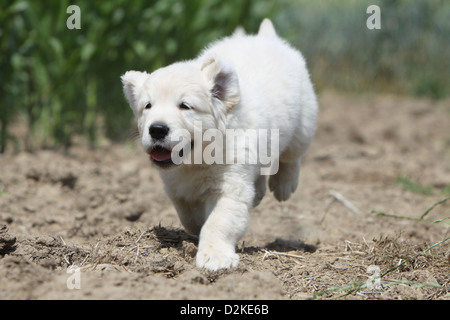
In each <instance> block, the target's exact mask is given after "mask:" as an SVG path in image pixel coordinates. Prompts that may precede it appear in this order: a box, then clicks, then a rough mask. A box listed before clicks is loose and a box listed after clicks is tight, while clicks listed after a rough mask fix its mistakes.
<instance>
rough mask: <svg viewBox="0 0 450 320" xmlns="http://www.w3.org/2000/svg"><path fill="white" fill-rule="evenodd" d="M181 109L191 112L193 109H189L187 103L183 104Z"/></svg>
mask: <svg viewBox="0 0 450 320" xmlns="http://www.w3.org/2000/svg"><path fill="white" fill-rule="evenodd" d="M180 109H184V110H190V109H192V108H191V107H189V106H188V105H187V104H186V103H184V102H183V103H182V104H180Z"/></svg>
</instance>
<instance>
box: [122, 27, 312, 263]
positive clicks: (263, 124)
mask: <svg viewBox="0 0 450 320" xmlns="http://www.w3.org/2000/svg"><path fill="white" fill-rule="evenodd" d="M122 83H123V87H124V93H125V97H126V98H127V100H128V102H129V104H130V106H131V108H132V110H133V112H134V115H135V117H136V120H137V125H138V129H139V132H140V135H141V142H142V145H143V147H144V150H145V151H146V152H147V153H148V154H149V155H150V159H151V160H152V162H153V164H155V165H156V166H157V167H158V168H159V169H160V175H161V178H162V180H163V182H164V185H165V191H166V193H167V194H168V196H169V197H170V199H171V200H172V202H173V204H174V206H175V208H176V211H177V213H178V215H179V217H180V220H181V223H182V224H183V226H184V227H185V229H186V231H187V232H189V233H191V234H194V235H199V246H198V252H197V257H196V264H197V266H198V267H199V268H206V269H209V270H218V269H221V268H230V267H236V266H237V265H238V263H239V256H238V255H237V254H236V252H235V247H236V244H237V241H238V240H239V239H240V238H241V237H242V236H243V235H244V233H245V231H246V229H247V226H248V222H249V210H250V209H251V208H253V207H254V206H256V205H257V204H258V203H259V202H260V201H261V199H262V197H263V196H264V194H265V191H266V187H265V183H266V180H265V175H262V174H261V173H262V172H263V170H262V167H263V164H262V161H261V159H262V155H261V154H260V153H261V150H264V149H265V148H266V147H268V146H269V145H270V146H271V149H270V150H271V152H269V153H268V155H269V157H270V159H272V163H271V174H272V175H271V176H270V178H269V183H268V184H269V188H270V190H271V191H272V192H273V193H274V196H275V198H277V199H278V200H279V201H283V200H287V199H288V198H289V197H290V195H291V193H293V192H294V191H295V189H296V187H297V184H298V177H299V171H300V161H301V158H302V156H303V155H304V154H305V152H306V150H307V149H308V147H309V145H310V143H311V140H312V139H313V136H314V133H315V128H316V117H317V111H318V107H317V101H316V96H315V94H314V90H313V86H312V84H311V81H310V79H309V74H308V71H307V69H306V65H305V61H304V59H303V57H302V55H301V54H300V52H298V51H297V50H295V49H294V48H293V47H291V46H290V45H289V44H287V43H286V42H285V41H284V40H282V39H280V38H279V37H278V36H277V34H276V32H275V29H274V28H273V25H272V23H271V22H270V20H267V19H265V20H264V21H263V22H262V24H261V26H260V29H259V32H258V34H257V35H246V34H244V33H243V32H242V31H238V32H235V33H234V34H233V35H232V36H230V37H227V38H224V39H222V40H220V41H217V42H215V43H213V44H211V45H210V46H209V47H207V48H206V49H205V50H204V51H203V52H202V53H201V54H200V56H199V57H197V58H196V59H194V60H190V61H183V62H178V63H175V64H172V65H170V66H167V67H165V68H161V69H158V70H156V71H154V72H153V73H151V74H148V73H146V72H138V71H128V72H126V73H125V74H124V75H123V76H122ZM233 129H235V131H233ZM238 129H240V131H239V130H238ZM214 130H216V131H214ZM236 130H237V131H236ZM243 130H254V131H255V132H258V133H261V132H262V133H264V134H257V135H253V134H248V135H247V133H248V132H250V131H243ZM207 132H208V133H209V134H208V137H206V135H207V134H206V133H207ZM214 132H215V135H214V134H211V133H214ZM236 132H238V133H237V135H236V134H235V133H236ZM243 132H244V135H245V136H246V139H247V140H246V142H245V141H244V142H245V143H244V145H243V147H240V148H239V149H236V148H231V149H232V150H230V148H229V145H228V143H226V144H225V143H223V141H222V142H220V141H218V140H219V139H220V138H224V139H227V138H228V136H230V135H231V134H233V133H234V134H235V137H236V136H237V137H238V138H239V136H240V135H241V134H242V133H243ZM198 133H200V134H198ZM265 133H268V134H265ZM212 136H214V139H212V138H211V137H212ZM267 136H270V137H269V138H268V137H267ZM263 138H264V139H263ZM233 139H234V138H233ZM216 140H217V141H216ZM238 140H239V139H238ZM261 141H262V143H261ZM213 142H214V152H211V145H212V144H213ZM227 142H228V140H227ZM208 146H209V147H208ZM231 146H233V145H232V144H231ZM227 147H228V148H229V149H228V150H227ZM272 147H275V148H272ZM192 148H193V149H192ZM208 148H209V149H208ZM207 150H208V151H209V152H210V153H209V154H210V156H211V157H214V158H213V160H214V161H211V159H207V157H206V156H205V154H207V152H206V151H207ZM202 152H203V153H202ZM213 153H214V155H213ZM243 154H247V155H248V157H247V158H245V159H246V161H244V162H242V161H234V160H237V158H238V157H240V156H242V155H243ZM198 155H200V158H201V159H200V161H199V160H198V159H199V158H198V157H197V156H198ZM258 155H260V156H258ZM194 158H195V159H196V161H194V162H192V161H190V160H192V159H194ZM179 159H184V161H182V162H181V163H180V161H178V160H179ZM224 159H225V161H222V160H224ZM255 159H256V160H255ZM175 160H177V161H175ZM186 160H188V161H186ZM274 162H276V163H274ZM265 164H267V162H266V163H265ZM266 174H267V173H266Z"/></svg>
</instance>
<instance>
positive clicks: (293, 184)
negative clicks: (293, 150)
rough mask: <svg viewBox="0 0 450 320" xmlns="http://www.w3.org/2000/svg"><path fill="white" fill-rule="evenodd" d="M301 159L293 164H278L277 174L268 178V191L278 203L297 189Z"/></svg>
mask: <svg viewBox="0 0 450 320" xmlns="http://www.w3.org/2000/svg"><path fill="white" fill-rule="evenodd" d="M300 166H301V158H298V159H297V160H296V161H294V162H280V165H279V169H278V172H277V173H276V174H275V175H273V176H270V178H269V189H270V191H272V192H273V194H274V196H275V198H276V199H277V200H278V201H286V200H287V199H289V197H290V196H291V194H292V193H294V191H295V190H296V189H297V186H298V177H299V174H300Z"/></svg>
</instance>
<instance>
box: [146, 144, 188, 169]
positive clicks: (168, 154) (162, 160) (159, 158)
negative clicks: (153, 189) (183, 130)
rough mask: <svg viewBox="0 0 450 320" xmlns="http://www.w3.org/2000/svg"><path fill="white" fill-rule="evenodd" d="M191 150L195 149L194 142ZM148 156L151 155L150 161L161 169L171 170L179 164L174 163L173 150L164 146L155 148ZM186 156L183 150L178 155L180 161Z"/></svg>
mask: <svg viewBox="0 0 450 320" xmlns="http://www.w3.org/2000/svg"><path fill="white" fill-rule="evenodd" d="M190 146H191V149H192V148H193V147H194V142H191V144H190ZM148 154H149V155H150V159H151V160H152V162H153V163H154V164H156V165H157V166H159V167H161V168H169V167H171V166H173V165H176V164H178V163H174V161H173V159H172V150H169V149H166V148H164V147H162V146H155V147H153V148H152V149H151V150H150V151H149V152H148ZM186 154H188V153H186ZM183 155H184V149H181V150H180V151H179V153H178V156H179V158H180V159H182V158H183Z"/></svg>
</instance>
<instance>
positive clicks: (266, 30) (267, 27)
mask: <svg viewBox="0 0 450 320" xmlns="http://www.w3.org/2000/svg"><path fill="white" fill-rule="evenodd" d="M258 35H259V36H269V37H275V36H276V35H277V32H276V31H275V28H274V27H273V24H272V21H270V20H269V19H267V18H266V19H264V20H263V21H262V22H261V25H260V26H259V31H258Z"/></svg>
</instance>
